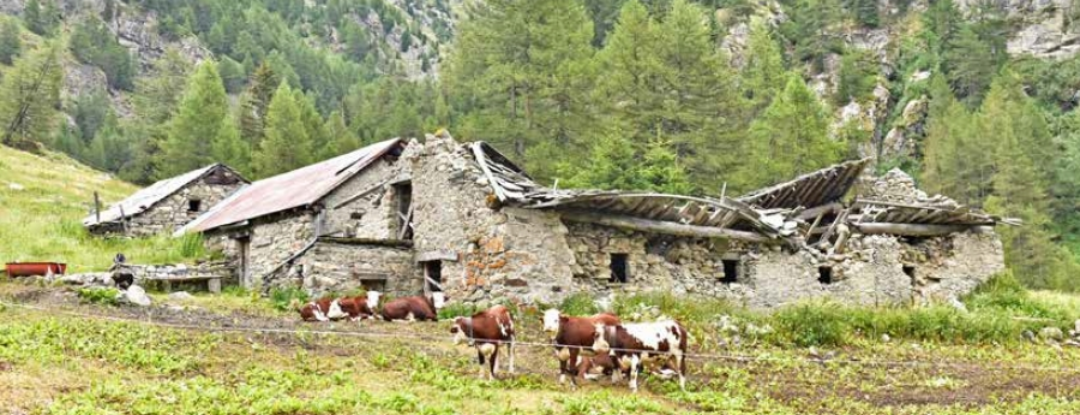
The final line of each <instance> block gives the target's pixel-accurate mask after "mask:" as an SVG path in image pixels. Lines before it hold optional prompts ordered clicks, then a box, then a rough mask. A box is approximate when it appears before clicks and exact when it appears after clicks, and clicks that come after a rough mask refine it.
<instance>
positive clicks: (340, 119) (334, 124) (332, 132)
mask: <svg viewBox="0 0 1080 415" xmlns="http://www.w3.org/2000/svg"><path fill="white" fill-rule="evenodd" d="M323 128H324V129H325V130H326V134H327V135H328V136H329V137H330V140H331V143H330V144H329V145H328V146H327V147H328V148H332V149H333V150H334V153H335V155H336V154H344V153H348V152H351V151H355V150H356V149H359V148H360V140H359V139H357V137H356V134H353V132H352V130H350V129H349V127H348V126H347V125H345V117H344V116H343V115H341V111H334V112H331V113H330V116H329V117H326V125H325V126H324V127H323ZM324 156H325V155H324ZM331 157H332V156H331ZM325 158H329V157H325Z"/></svg>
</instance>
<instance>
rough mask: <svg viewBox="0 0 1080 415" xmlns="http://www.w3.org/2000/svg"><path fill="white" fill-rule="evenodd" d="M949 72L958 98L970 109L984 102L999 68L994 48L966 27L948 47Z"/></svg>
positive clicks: (946, 67)
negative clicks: (987, 90)
mask: <svg viewBox="0 0 1080 415" xmlns="http://www.w3.org/2000/svg"><path fill="white" fill-rule="evenodd" d="M946 48H947V50H946V52H945V73H946V74H947V75H948V77H949V83H950V84H951V85H952V88H953V90H954V91H956V95H957V96H959V97H960V99H962V100H963V101H964V102H966V103H968V105H970V106H975V105H978V103H979V102H982V99H983V95H984V94H986V89H987V87H989V86H990V82H991V81H993V79H994V75H995V74H996V73H997V68H998V65H997V64H996V63H995V62H994V57H993V54H992V51H991V49H990V45H989V44H988V43H987V42H984V41H983V40H982V39H980V38H979V36H978V34H976V33H975V31H974V30H972V29H971V27H969V26H964V27H963V28H961V29H960V31H959V32H958V33H957V34H956V36H955V37H954V38H953V39H951V40H950V41H949V43H948V44H947V45H946Z"/></svg>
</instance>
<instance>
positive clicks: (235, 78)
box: [219, 56, 247, 93]
mask: <svg viewBox="0 0 1080 415" xmlns="http://www.w3.org/2000/svg"><path fill="white" fill-rule="evenodd" d="M219 66H220V69H221V80H222V81H224V82H225V90H226V91H228V92H230V93H236V92H240V90H241V89H242V88H243V87H244V79H245V78H246V77H247V76H246V75H245V73H244V66H243V65H241V64H240V63H239V62H237V61H235V60H233V59H232V58H230V57H228V56H225V57H222V58H221V63H220V64H219Z"/></svg>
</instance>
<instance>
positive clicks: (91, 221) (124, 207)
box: [82, 163, 247, 227]
mask: <svg viewBox="0 0 1080 415" xmlns="http://www.w3.org/2000/svg"><path fill="white" fill-rule="evenodd" d="M218 169H226V170H228V171H229V172H231V173H232V174H233V175H235V177H237V178H239V179H240V180H241V181H243V182H245V183H246V182H247V180H244V179H243V177H242V176H241V175H240V173H237V172H236V171H234V170H233V169H231V168H229V166H226V165H224V164H220V163H215V164H211V165H208V166H206V167H202V168H199V169H195V170H192V171H189V172H187V173H184V174H181V175H179V176H176V177H171V178H168V179H164V180H160V181H158V182H156V183H154V184H152V185H150V186H148V187H145V188H143V189H141V190H139V191H138V192H135V194H133V195H131V196H128V198H126V199H124V200H121V201H119V202H117V203H115V204H113V205H112V206H109V208H108V209H105V210H103V211H101V212H100V214H91V215H89V216H87V217H86V218H85V219H83V222H82V223H83V226H85V227H94V226H98V225H102V224H106V223H111V222H117V221H120V220H123V219H125V218H129V217H132V216H136V215H139V214H141V213H143V212H145V211H147V210H149V209H150V208H151V207H153V206H154V205H156V204H157V203H158V202H161V201H162V200H164V199H165V198H167V197H169V196H172V195H173V194H174V193H176V192H178V191H180V189H183V188H184V187H185V186H187V185H188V184H191V183H192V182H194V181H196V180H199V179H202V178H203V177H206V176H208V175H210V174H212V173H214V172H216V171H218Z"/></svg>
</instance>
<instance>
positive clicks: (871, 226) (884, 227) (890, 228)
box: [854, 222, 971, 236]
mask: <svg viewBox="0 0 1080 415" xmlns="http://www.w3.org/2000/svg"><path fill="white" fill-rule="evenodd" d="M854 225H855V228H856V229H858V230H859V232H861V233H864V234H867V235H875V234H889V235H901V236H941V235H948V234H950V233H955V232H963V231H965V230H967V229H970V228H971V227H970V226H962V225H928V224H911V223H883V222H868V223H856V224H854Z"/></svg>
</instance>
